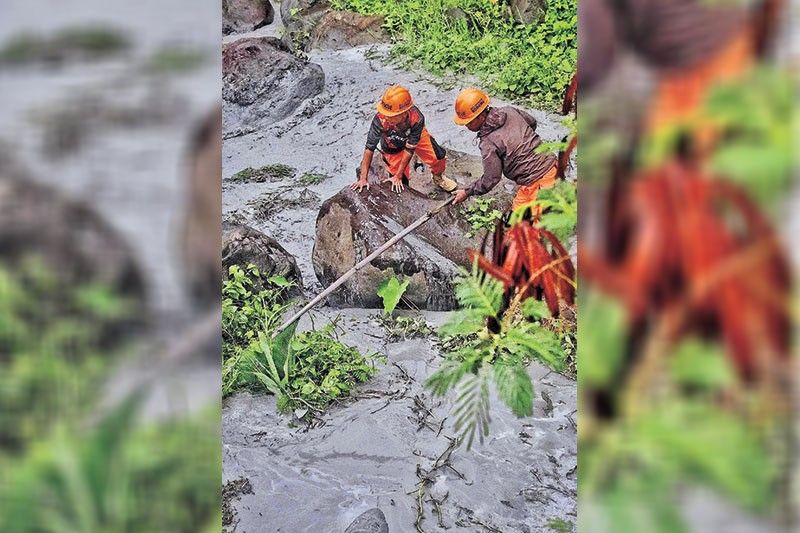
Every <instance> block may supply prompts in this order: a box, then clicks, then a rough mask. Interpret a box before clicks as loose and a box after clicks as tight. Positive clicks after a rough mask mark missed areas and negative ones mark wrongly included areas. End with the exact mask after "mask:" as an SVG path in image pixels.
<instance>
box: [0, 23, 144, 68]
mask: <svg viewBox="0 0 800 533" xmlns="http://www.w3.org/2000/svg"><path fill="white" fill-rule="evenodd" d="M130 48H131V42H130V40H129V38H128V36H127V35H125V33H123V32H122V31H120V30H118V29H115V28H112V27H107V26H102V25H88V26H74V27H67V28H64V29H62V30H59V31H56V32H55V33H53V34H51V35H49V36H44V35H40V34H37V33H30V32H28V33H20V34H18V35H15V36H13V37H11V38H10V39H8V41H6V43H5V44H4V45H3V46H2V47H0V65H4V64H6V65H22V64H27V63H33V62H61V61H64V60H66V59H69V58H70V57H79V58H82V59H90V60H91V59H102V58H106V57H110V56H114V55H117V54H120V53H122V52H126V51H128V50H129V49H130Z"/></svg>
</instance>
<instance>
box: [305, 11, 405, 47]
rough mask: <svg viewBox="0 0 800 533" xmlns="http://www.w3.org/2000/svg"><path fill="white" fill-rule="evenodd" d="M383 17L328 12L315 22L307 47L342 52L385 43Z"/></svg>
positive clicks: (387, 37)
mask: <svg viewBox="0 0 800 533" xmlns="http://www.w3.org/2000/svg"><path fill="white" fill-rule="evenodd" d="M382 26H383V17H381V16H375V17H366V16H362V15H359V14H358V13H353V12H350V11H329V12H328V13H326V14H325V15H324V16H323V17H322V18H321V19H320V20H319V22H317V24H316V26H314V29H313V30H312V31H311V34H310V41H309V46H310V47H311V48H321V49H329V50H342V49H345V48H352V47H354V46H362V45H365V44H375V43H380V42H387V41H388V40H389V36H388V35H387V34H386V32H385V31H383V28H382Z"/></svg>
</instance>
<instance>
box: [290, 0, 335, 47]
mask: <svg viewBox="0 0 800 533" xmlns="http://www.w3.org/2000/svg"><path fill="white" fill-rule="evenodd" d="M329 11H330V4H329V3H328V0H283V1H282V2H281V22H283V26H284V28H285V32H286V33H285V37H284V42H285V43H286V45H287V46H289V47H290V48H291V49H292V50H302V51H306V52H307V51H308V50H309V49H310V41H309V37H310V35H311V32H312V31H313V30H314V28H315V27H316V25H317V23H318V22H319V21H320V20H321V19H322V18H323V17H324V16H325V15H326V13H328V12H329Z"/></svg>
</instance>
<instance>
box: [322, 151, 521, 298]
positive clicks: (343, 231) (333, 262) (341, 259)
mask: <svg viewBox="0 0 800 533" xmlns="http://www.w3.org/2000/svg"><path fill="white" fill-rule="evenodd" d="M448 160H449V162H448V175H449V176H451V177H453V178H455V179H458V180H459V181H460V182H461V183H464V184H466V183H471V182H472V181H473V180H474V179H476V178H477V177H479V176H480V174H481V168H482V167H481V161H480V158H479V157H474V156H467V155H465V154H458V153H456V152H452V151H451V152H450V154H449V156H448ZM370 174H371V176H370V179H371V181H372V183H373V184H372V188H371V189H370V190H369V191H366V190H365V191H363V192H361V193H357V192H354V191H352V190H351V189H350V188H349V187H346V188H344V189H342V190H341V191H340V192H339V193H337V194H336V195H334V196H333V197H331V198H330V199H328V200H327V201H325V202H324V203H323V204H322V207H321V208H320V212H319V215H318V216H317V227H316V240H315V243H314V251H313V254H312V262H313V265H314V272H315V273H316V275H317V278H318V279H319V281H320V283H322V285H323V286H328V285H330V284H331V283H332V282H333V281H335V280H336V279H338V278H339V277H340V276H341V275H343V274H344V273H345V272H347V271H348V270H349V269H350V268H351V267H353V265H355V264H356V263H358V262H359V261H361V260H362V259H363V258H365V257H366V256H368V255H369V254H370V253H372V252H373V251H375V249H377V248H378V247H379V246H381V245H382V244H383V243H385V242H386V241H388V240H389V239H390V238H392V237H393V236H394V235H395V234H396V233H398V232H399V231H400V230H401V229H402V228H404V227H406V226H408V225H410V224H411V223H413V222H414V221H415V220H416V219H417V218H419V217H420V216H422V215H424V214H425V213H427V212H428V211H429V210H431V209H432V208H434V207H436V206H438V205H440V204H441V203H442V202H443V201H444V200H445V199H446V198H447V197H448V196H447V193H444V192H442V191H439V190H438V189H437V188H436V186H435V185H433V184H432V183H431V181H430V173H429V171H427V170H426V171H424V172H418V171H414V172H412V174H411V180H410V187H408V188H407V189H406V190H405V191H404V192H403V193H402V194H400V195H399V196H398V195H397V194H396V193H394V192H392V191H391V190H390V187H389V185H388V184H387V183H384V184H378V183H377V182H378V181H379V180H380V179H381V178H382V177H383V176H385V175H386V169H385V165H384V163H383V161H381V160H380V158H376V161H374V162H373V166H372V168H371V169H370ZM493 196H494V197H495V198H497V201H496V206H497V207H498V208H500V209H503V208H506V207H508V205H509V204H510V201H511V195H510V194H509V193H508V192H507V191H506V190H505V188H504V187H502V186H498V187H497V188H496V190H495V191H493ZM460 209H461V208H460V207H456V206H451V207H449V208H447V209H446V210H444V211H442V212H440V213H439V214H438V215H436V216H435V217H434V218H433V219H431V220H430V221H428V222H427V223H426V224H424V225H423V226H421V227H420V228H419V229H417V230H416V231H415V232H414V233H413V234H411V235H410V236H408V237H406V239H404V240H403V241H401V242H399V243H397V244H396V245H395V246H393V247H392V248H390V249H389V250H387V251H386V252H384V253H383V254H382V255H380V256H379V257H378V258H376V259H375V260H374V261H372V262H371V263H370V264H369V265H367V266H366V267H364V268H363V269H361V270H360V271H359V272H358V273H357V274H356V275H355V276H353V277H352V278H351V279H350V280H348V281H347V282H346V283H345V284H344V285H342V286H341V287H340V288H339V289H337V290H336V291H334V293H333V294H332V295H331V296H330V298H329V303H331V304H334V305H346V306H357V307H381V305H382V302H381V299H380V298H379V297H378V296H377V294H376V291H377V288H378V286H379V285H380V283H381V282H382V281H383V280H385V279H387V278H389V277H391V276H396V277H399V278H403V279H407V280H409V287H408V289H407V291H406V293H405V294H404V300H405V302H406V303H407V304H408V305H410V306H414V307H418V308H420V309H430V310H449V309H453V308H454V307H455V306H456V299H455V294H454V281H455V278H456V277H457V275H458V267H459V266H462V267H469V264H470V263H469V257H468V250H469V249H470V248H478V247H479V246H480V236H476V237H474V238H468V237H467V236H466V234H467V233H468V232H469V230H470V227H469V225H468V224H467V223H466V222H465V221H464V218H463V216H460V212H459V211H460Z"/></svg>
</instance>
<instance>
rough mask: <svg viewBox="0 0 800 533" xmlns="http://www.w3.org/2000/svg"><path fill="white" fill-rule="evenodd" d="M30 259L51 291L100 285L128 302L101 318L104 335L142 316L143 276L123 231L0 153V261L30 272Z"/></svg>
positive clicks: (128, 327) (110, 336) (117, 331)
mask: <svg viewBox="0 0 800 533" xmlns="http://www.w3.org/2000/svg"><path fill="white" fill-rule="evenodd" d="M31 261H33V262H35V263H37V264H39V265H40V266H41V267H43V268H44V269H46V270H47V271H48V272H49V274H51V275H52V276H53V277H54V281H53V284H52V287H53V290H54V291H56V292H57V291H60V290H62V289H63V290H65V291H67V290H70V288H74V287H80V286H87V287H88V286H92V287H98V286H99V287H104V288H105V289H108V290H110V291H111V292H112V293H113V294H115V295H116V296H117V297H120V298H123V299H125V300H126V301H127V302H128V309H129V313H128V315H127V316H126V317H125V318H124V319H120V320H117V319H114V318H109V320H108V322H107V324H104V331H105V334H106V335H104V338H106V339H108V340H109V341H112V340H113V339H116V340H117V341H118V340H119V338H121V336H120V333H123V332H129V331H132V326H138V325H141V324H143V323H144V322H145V311H146V307H147V289H146V285H145V281H144V277H143V275H142V271H141V269H140V267H139V264H138V262H137V261H136V259H135V257H134V253H133V251H132V250H131V248H130V247H129V246H128V244H127V243H126V242H125V240H124V239H123V238H122V236H121V235H120V234H119V233H118V232H117V231H115V230H114V229H113V228H112V227H111V226H110V225H109V224H108V223H107V222H106V221H105V220H104V219H102V218H101V217H100V216H99V215H98V214H97V213H96V212H95V211H94V210H92V209H91V208H90V207H89V206H88V205H86V204H84V203H82V202H79V201H77V200H73V199H71V198H68V197H66V196H64V195H63V194H62V193H60V192H58V191H56V190H55V189H53V188H51V187H49V186H46V185H43V184H40V183H37V182H35V181H34V180H33V179H32V178H31V176H29V175H28V174H27V173H26V172H25V171H23V170H22V169H20V168H19V167H18V166H17V165H16V164H15V163H14V162H13V161H11V160H10V159H9V158H7V157H5V156H4V155H3V154H0V265H2V267H3V268H7V269H11V270H20V271H26V272H29V271H30V270H31V266H32V263H31ZM63 311H64V312H66V313H72V312H73V311H74V310H70V309H64V310H63ZM56 312H57V311H56Z"/></svg>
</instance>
